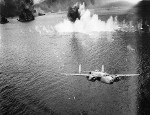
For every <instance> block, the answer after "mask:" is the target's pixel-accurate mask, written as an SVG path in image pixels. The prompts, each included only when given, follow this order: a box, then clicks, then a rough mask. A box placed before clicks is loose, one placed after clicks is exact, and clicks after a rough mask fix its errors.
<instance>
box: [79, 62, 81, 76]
mask: <svg viewBox="0 0 150 115" xmlns="http://www.w3.org/2000/svg"><path fill="white" fill-rule="evenodd" d="M80 73H81V64H80V65H79V74H80Z"/></svg>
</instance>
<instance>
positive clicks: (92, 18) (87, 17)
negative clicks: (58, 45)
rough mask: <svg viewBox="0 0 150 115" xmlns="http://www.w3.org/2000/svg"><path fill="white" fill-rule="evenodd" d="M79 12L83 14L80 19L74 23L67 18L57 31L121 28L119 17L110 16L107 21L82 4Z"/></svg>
mask: <svg viewBox="0 0 150 115" xmlns="http://www.w3.org/2000/svg"><path fill="white" fill-rule="evenodd" d="M79 12H80V14H81V18H80V20H76V21H75V22H74V23H72V22H71V21H69V20H68V19H65V20H64V21H63V22H61V23H59V24H57V25H56V26H55V29H56V31H57V32H60V33H64V32H65V33H66V32H80V33H85V34H89V33H91V32H101V31H115V30H117V29H119V26H118V21H117V18H113V17H110V18H109V19H108V20H107V21H106V22H105V21H101V20H100V19H98V15H96V14H94V15H92V14H91V12H90V11H89V10H88V9H85V5H84V4H83V5H80V7H79Z"/></svg>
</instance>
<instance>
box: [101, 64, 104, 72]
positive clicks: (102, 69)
mask: <svg viewBox="0 0 150 115" xmlns="http://www.w3.org/2000/svg"><path fill="white" fill-rule="evenodd" d="M101 72H103V73H104V65H102V70H101Z"/></svg>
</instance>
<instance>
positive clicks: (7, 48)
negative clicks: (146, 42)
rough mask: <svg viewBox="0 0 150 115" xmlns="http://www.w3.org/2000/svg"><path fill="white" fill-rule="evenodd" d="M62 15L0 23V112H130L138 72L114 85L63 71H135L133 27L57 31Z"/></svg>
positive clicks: (132, 113) (58, 114) (120, 114)
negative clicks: (108, 30)
mask: <svg viewBox="0 0 150 115" xmlns="http://www.w3.org/2000/svg"><path fill="white" fill-rule="evenodd" d="M62 18H63V15H52V16H51V15H48V16H43V17H38V18H36V20H35V21H33V22H29V23H20V22H17V21H16V20H14V19H12V20H10V23H8V24H5V25H0V29H1V38H0V72H1V74H0V113H1V114H3V115H34V114H35V115H104V114H105V115H110V114H111V115H135V114H136V113H137V107H138V104H137V90H138V85H137V84H138V79H137V77H128V78H124V79H123V80H122V81H120V82H117V83H114V84H113V85H107V84H102V83H100V82H94V83H93V82H89V81H87V80H86V79H85V78H84V77H73V76H63V75H61V73H77V72H78V65H79V64H82V70H85V71H88V70H95V69H99V70H100V69H101V66H102V64H104V65H105V71H106V72H108V73H112V74H119V73H121V74H122V73H137V70H138V54H137V38H138V37H139V36H140V35H139V33H138V32H121V31H118V32H100V33H92V34H91V35H86V34H81V33H69V34H67V33H66V34H58V33H57V32H55V31H54V30H53V28H52V27H53V26H54V25H56V24H57V23H58V22H59V21H60V20H62Z"/></svg>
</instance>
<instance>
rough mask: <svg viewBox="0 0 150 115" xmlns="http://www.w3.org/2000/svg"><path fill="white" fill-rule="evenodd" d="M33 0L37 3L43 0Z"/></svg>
mask: <svg viewBox="0 0 150 115" xmlns="http://www.w3.org/2000/svg"><path fill="white" fill-rule="evenodd" d="M33 1H34V4H38V3H40V2H43V1H44V0H33Z"/></svg>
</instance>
